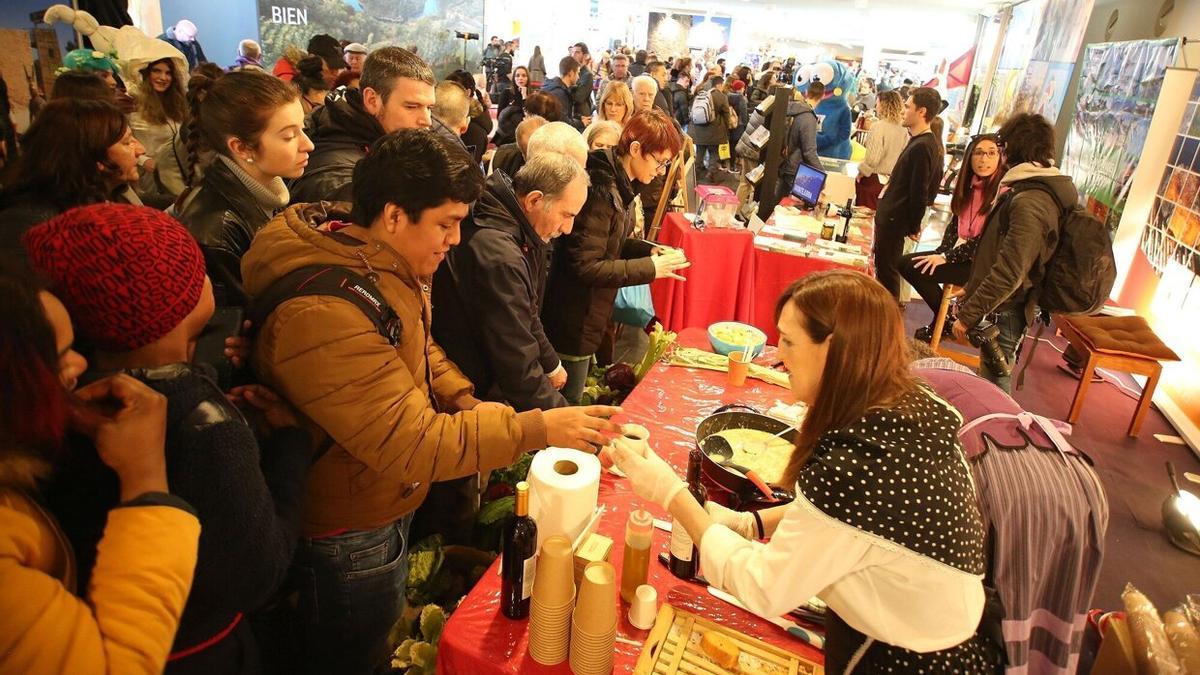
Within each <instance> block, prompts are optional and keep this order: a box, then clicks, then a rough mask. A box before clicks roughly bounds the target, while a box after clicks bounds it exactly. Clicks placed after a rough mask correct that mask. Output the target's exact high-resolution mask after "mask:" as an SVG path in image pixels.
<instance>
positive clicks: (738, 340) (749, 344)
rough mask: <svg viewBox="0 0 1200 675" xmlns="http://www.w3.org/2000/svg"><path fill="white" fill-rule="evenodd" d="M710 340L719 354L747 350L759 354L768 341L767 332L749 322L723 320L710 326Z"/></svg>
mask: <svg viewBox="0 0 1200 675" xmlns="http://www.w3.org/2000/svg"><path fill="white" fill-rule="evenodd" d="M708 341H709V342H710V343H712V346H713V349H714V350H716V352H717V353H718V354H724V355H726V356H728V355H729V353H730V352H737V351H747V352H750V353H751V354H752V355H757V354H758V353H759V352H761V351H762V348H763V346H764V345H765V344H766V343H767V334H766V333H764V332H762V331H761V330H759V329H757V328H755V327H754V326H751V325H748V324H744V323H738V322H736V321H722V322H720V323H714V324H713V325H711V326H709V327H708Z"/></svg>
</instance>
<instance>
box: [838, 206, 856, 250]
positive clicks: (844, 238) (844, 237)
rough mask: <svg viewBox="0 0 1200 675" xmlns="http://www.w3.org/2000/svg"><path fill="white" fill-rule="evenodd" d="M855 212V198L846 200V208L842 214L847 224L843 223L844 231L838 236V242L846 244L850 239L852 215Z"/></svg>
mask: <svg viewBox="0 0 1200 675" xmlns="http://www.w3.org/2000/svg"><path fill="white" fill-rule="evenodd" d="M853 214H854V200H852V199H847V200H846V208H845V210H844V211H842V213H841V216H842V217H843V218H845V219H846V224H845V225H842V233H841V234H839V235H838V236H837V243H839V244H845V243H846V242H848V241H850V216H852V215H853Z"/></svg>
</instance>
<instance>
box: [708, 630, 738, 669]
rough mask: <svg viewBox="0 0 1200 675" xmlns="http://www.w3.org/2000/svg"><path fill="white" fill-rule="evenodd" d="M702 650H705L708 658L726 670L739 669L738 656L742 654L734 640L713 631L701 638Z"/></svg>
mask: <svg viewBox="0 0 1200 675" xmlns="http://www.w3.org/2000/svg"><path fill="white" fill-rule="evenodd" d="M700 649H703V650H704V653H705V654H706V655H707V656H708V658H710V659H712V660H713V661H714V662H716V664H717V665H718V666H721V667H722V668H725V669H726V670H731V669H733V668H735V667H737V662H738V655H739V654H740V653H741V650H740V649H738V646H737V644H736V643H735V642H734V641H733V640H730V639H729V638H727V637H725V636H724V635H721V634H720V633H717V632H716V631H711V630H710V631H708V632H707V633H705V634H704V637H703V638H701V640H700Z"/></svg>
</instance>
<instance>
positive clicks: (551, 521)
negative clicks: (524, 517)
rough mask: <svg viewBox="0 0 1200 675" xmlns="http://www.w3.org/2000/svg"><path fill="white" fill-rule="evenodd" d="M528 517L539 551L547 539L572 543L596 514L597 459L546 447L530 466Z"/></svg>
mask: <svg viewBox="0 0 1200 675" xmlns="http://www.w3.org/2000/svg"><path fill="white" fill-rule="evenodd" d="M528 481H529V515H530V517H531V518H533V519H534V521H536V522H537V533H538V548H539V549H540V548H541V546H542V542H543V541H545V540H546V538H547V537H549V536H552V535H555V534H563V535H566V537H567V539H570V540H571V541H575V538H576V537H578V536H579V533H580V532H582V531H583V528H584V527H585V526H586V525H587V522H588V519H590V518H591V517H592V514H593V513H595V511H596V499H597V497H598V496H599V494H600V460H598V459H596V456H595V455H590V454H588V453H586V452H580V451H578V450H571V449H568V448H546V449H545V450H542V451H541V452H539V453H537V454H536V455H534V456H533V464H532V465H531V466H530V467H529V478H528Z"/></svg>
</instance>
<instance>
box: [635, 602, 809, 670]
mask: <svg viewBox="0 0 1200 675" xmlns="http://www.w3.org/2000/svg"><path fill="white" fill-rule="evenodd" d="M708 631H716V632H717V633H720V634H721V635H723V636H725V637H727V638H729V639H731V640H733V641H734V642H735V643H737V646H738V649H739V650H741V653H740V654H739V655H738V664H737V666H736V669H735V670H726V669H725V668H722V667H721V666H718V665H717V664H716V663H715V662H713V660H712V659H710V658H708V656H707V655H706V654H705V653H704V651H703V650H702V649H700V640H701V639H703V637H704V634H705V633H707V632H708ZM633 672H634V673H635V675H676V674H677V673H678V674H681V675H736V674H745V675H749V674H750V673H754V674H755V675H760V674H761V675H824V673H825V669H824V668H823V667H822V666H819V665H817V664H815V663H813V662H812V661H809V660H808V659H805V658H803V657H801V656H800V655H798V654H793V653H791V652H789V651H785V650H783V649H780V648H778V647H775V646H773V645H769V644H767V643H765V642H763V641H762V640H756V639H755V638H752V637H750V636H748V635H744V634H742V633H739V632H737V631H735V630H733V629H731V628H727V627H725V626H722V625H720V624H716V623H713V622H712V621H709V620H708V619H704V618H701V617H699V616H696V615H695V614H692V613H690V612H685V611H683V610H681V609H675V608H674V607H672V606H671V605H668V604H666V603H663V606H662V607H661V608H659V610H658V618H657V619H656V620H655V622H654V628H652V629H651V630H650V637H648V638H646V644H645V646H644V647H643V648H642V654H641V656H639V657H638V660H637V665H636V666H634V669H633Z"/></svg>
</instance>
